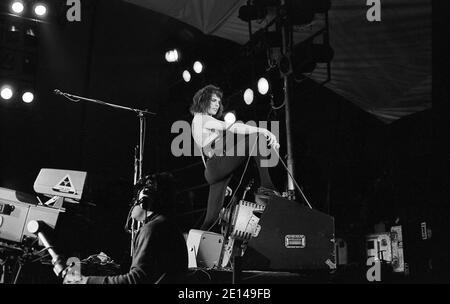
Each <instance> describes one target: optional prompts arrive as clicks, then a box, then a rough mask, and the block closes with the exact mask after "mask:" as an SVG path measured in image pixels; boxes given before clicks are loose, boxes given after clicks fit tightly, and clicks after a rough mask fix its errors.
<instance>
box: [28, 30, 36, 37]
mask: <svg viewBox="0 0 450 304" xmlns="http://www.w3.org/2000/svg"><path fill="white" fill-rule="evenodd" d="M26 34H27V35H28V36H31V37H36V34H35V33H34V31H33V29H31V28H30V29H28V30H27V33H26Z"/></svg>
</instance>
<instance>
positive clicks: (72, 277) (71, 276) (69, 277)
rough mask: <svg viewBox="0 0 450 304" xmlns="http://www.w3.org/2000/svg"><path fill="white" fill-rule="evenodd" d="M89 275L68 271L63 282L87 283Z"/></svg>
mask: <svg viewBox="0 0 450 304" xmlns="http://www.w3.org/2000/svg"><path fill="white" fill-rule="evenodd" d="M86 283H87V277H85V276H82V275H80V274H77V273H72V272H68V273H67V274H66V275H65V276H64V280H63V284H86Z"/></svg>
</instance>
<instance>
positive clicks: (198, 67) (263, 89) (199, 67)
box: [165, 49, 270, 105]
mask: <svg viewBox="0 0 450 304" xmlns="http://www.w3.org/2000/svg"><path fill="white" fill-rule="evenodd" d="M180 57H181V56H180V52H179V51H178V50H177V49H173V50H169V51H167V52H166V56H165V58H166V61H167V62H169V63H175V62H178V61H179V60H180ZM204 68H205V66H204V64H203V63H202V62H201V61H195V62H194V64H193V65H192V69H193V71H194V72H195V73H197V74H200V73H202V72H203V71H204ZM182 76H183V80H184V81H185V82H189V81H191V78H192V76H191V73H190V72H189V70H188V69H186V70H184V71H183V73H182ZM257 88H258V92H259V93H260V94H261V95H266V94H267V93H268V92H269V89H270V85H269V81H268V80H267V79H266V78H265V77H261V78H260V79H259V80H258V83H257ZM254 97H255V94H254V92H253V89H251V88H247V89H246V90H245V91H244V95H243V98H244V102H245V103H246V104H247V105H250V104H252V103H253V99H254Z"/></svg>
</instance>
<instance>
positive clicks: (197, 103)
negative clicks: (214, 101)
mask: <svg viewBox="0 0 450 304" xmlns="http://www.w3.org/2000/svg"><path fill="white" fill-rule="evenodd" d="M213 94H216V95H217V96H218V97H219V98H220V99H222V97H223V91H222V89H220V88H219V87H216V86H214V85H212V84H209V85H207V86H205V87H203V88H201V89H200V90H198V91H197V93H195V95H194V97H193V98H192V105H191V108H190V109H189V110H190V112H191V114H192V115H195V114H196V113H206V112H207V111H208V108H209V106H210V102H211V98H212V95H213ZM222 113H223V104H222V101H221V102H220V107H219V111H217V114H216V115H215V116H216V117H222Z"/></svg>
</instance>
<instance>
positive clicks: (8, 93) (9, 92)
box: [0, 85, 14, 100]
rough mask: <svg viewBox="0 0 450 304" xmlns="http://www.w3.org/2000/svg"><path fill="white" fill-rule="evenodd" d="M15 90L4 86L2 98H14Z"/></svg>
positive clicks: (0, 94) (1, 93)
mask: <svg viewBox="0 0 450 304" xmlns="http://www.w3.org/2000/svg"><path fill="white" fill-rule="evenodd" d="M13 95H14V94H13V90H12V88H11V87H10V86H7V85H5V86H3V87H2V89H1V91H0V96H1V97H2V98H3V99H4V100H9V99H11V98H12V97H13Z"/></svg>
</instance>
